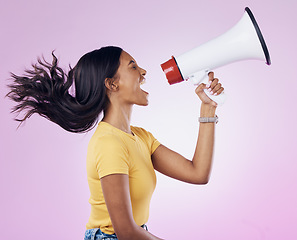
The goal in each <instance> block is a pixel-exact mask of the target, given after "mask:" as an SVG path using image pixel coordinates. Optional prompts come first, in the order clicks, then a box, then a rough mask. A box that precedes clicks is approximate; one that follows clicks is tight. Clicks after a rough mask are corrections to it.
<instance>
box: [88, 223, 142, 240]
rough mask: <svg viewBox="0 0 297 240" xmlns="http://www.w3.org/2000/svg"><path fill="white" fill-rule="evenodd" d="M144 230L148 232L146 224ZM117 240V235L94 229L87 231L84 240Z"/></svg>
mask: <svg viewBox="0 0 297 240" xmlns="http://www.w3.org/2000/svg"><path fill="white" fill-rule="evenodd" d="M141 227H142V228H143V229H145V230H146V231H148V228H147V226H146V225H145V224H143V225H142V226H141ZM102 239H104V240H117V239H118V238H117V235H116V234H115V233H114V234H107V233H104V232H102V231H101V229H100V228H92V229H87V230H86V231H85V238H84V240H102Z"/></svg>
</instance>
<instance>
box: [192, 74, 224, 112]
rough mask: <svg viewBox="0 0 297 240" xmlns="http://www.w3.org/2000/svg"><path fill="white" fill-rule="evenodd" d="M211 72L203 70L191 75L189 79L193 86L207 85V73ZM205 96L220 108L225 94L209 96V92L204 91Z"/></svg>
mask: <svg viewBox="0 0 297 240" xmlns="http://www.w3.org/2000/svg"><path fill="white" fill-rule="evenodd" d="M209 72H211V71H210V70H203V71H200V72H197V73H195V74H193V75H192V76H191V77H190V79H191V80H192V81H193V83H194V85H197V86H198V85H199V84H201V83H204V84H206V85H207V84H209V81H208V79H209V78H208V73H209ZM204 92H205V94H206V95H207V96H208V97H209V98H210V99H211V100H213V101H214V102H216V103H217V104H218V105H219V106H222V105H223V104H224V102H225V100H226V94H225V93H224V92H222V93H221V94H219V95H216V96H214V95H211V94H210V92H209V91H208V90H207V89H204Z"/></svg>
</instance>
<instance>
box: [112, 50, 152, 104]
mask: <svg viewBox="0 0 297 240" xmlns="http://www.w3.org/2000/svg"><path fill="white" fill-rule="evenodd" d="M145 75H146V70H144V69H143V68H141V67H139V66H138V65H137V62H136V60H135V59H134V58H133V57H132V56H131V55H130V54H128V53H127V52H125V51H122V53H121V56H120V66H119V68H118V71H117V73H116V77H115V79H116V80H115V81H114V84H115V85H116V86H117V89H116V90H115V91H113V92H112V94H114V97H116V98H117V100H118V101H120V103H121V104H128V105H133V104H136V105H141V106H146V105H148V95H149V94H148V92H146V91H144V90H142V89H141V87H140V86H141V85H142V84H143V83H144V81H145V78H144V76H145Z"/></svg>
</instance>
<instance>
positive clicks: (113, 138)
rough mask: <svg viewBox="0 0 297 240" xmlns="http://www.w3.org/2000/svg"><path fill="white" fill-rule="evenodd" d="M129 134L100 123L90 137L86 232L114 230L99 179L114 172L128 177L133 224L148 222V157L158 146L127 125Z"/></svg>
mask: <svg viewBox="0 0 297 240" xmlns="http://www.w3.org/2000/svg"><path fill="white" fill-rule="evenodd" d="M131 131H132V133H133V135H131V134H128V133H125V132H124V131H121V130H120V129H118V128H115V127H113V126H112V125H110V124H108V123H106V122H100V123H99V124H98V127H97V129H96V131H95V133H94V135H93V136H92V138H91V140H90V142H89V146H88V154H87V177H88V184H89V188H90V193H91V195H90V198H89V203H90V204H91V215H90V218H89V222H88V223H87V225H86V227H87V229H92V228H100V229H101V230H102V231H103V232H105V233H107V234H113V233H114V229H113V227H112V224H111V220H110V217H109V214H108V211H107V207H106V204H105V201H104V197H103V193H102V188H101V183H100V178H102V177H104V176H107V175H109V174H114V173H122V174H127V175H129V185H130V197H131V204H132V211H133V217H134V221H135V223H136V224H137V225H139V226H141V225H142V224H145V223H146V222H147V221H148V217H149V205H150V200H151V197H152V194H153V191H154V190H155V186H156V175H155V171H154V167H153V165H152V161H151V155H152V154H153V152H154V151H155V150H156V148H157V147H158V146H159V145H160V143H159V142H158V141H157V140H156V139H155V138H154V137H153V135H152V134H151V133H150V132H147V131H146V130H144V129H143V128H139V127H133V126H131Z"/></svg>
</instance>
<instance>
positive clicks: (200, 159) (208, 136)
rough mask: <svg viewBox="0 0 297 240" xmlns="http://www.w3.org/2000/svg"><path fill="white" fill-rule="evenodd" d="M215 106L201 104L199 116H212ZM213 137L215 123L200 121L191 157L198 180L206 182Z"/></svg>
mask: <svg viewBox="0 0 297 240" xmlns="http://www.w3.org/2000/svg"><path fill="white" fill-rule="evenodd" d="M215 111H216V107H214V106H212V105H210V104H203V103H202V104H201V109H200V116H201V117H214V116H215ZM214 138H215V123H200V126H199V134H198V140H197V145H196V149H195V153H194V157H193V159H192V164H193V166H194V169H195V171H196V176H197V178H198V182H201V183H207V182H208V179H209V175H210V171H211V166H212V159H213V150H214Z"/></svg>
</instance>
